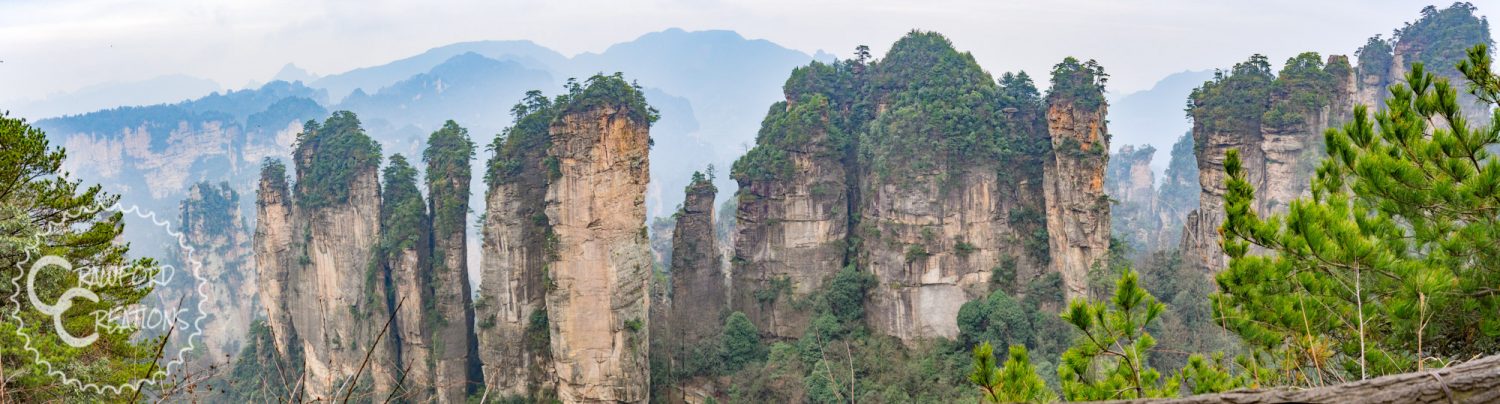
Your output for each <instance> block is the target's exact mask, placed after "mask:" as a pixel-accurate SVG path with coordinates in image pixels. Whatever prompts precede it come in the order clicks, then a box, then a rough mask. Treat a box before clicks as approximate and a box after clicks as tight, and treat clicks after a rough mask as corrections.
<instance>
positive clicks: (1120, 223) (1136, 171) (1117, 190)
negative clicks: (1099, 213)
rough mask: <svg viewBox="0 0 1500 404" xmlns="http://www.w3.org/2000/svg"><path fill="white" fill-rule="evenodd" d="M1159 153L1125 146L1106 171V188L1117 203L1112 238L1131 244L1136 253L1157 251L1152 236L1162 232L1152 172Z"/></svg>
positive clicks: (1111, 158) (1146, 147) (1112, 216)
mask: <svg viewBox="0 0 1500 404" xmlns="http://www.w3.org/2000/svg"><path fill="white" fill-rule="evenodd" d="M1155 153H1156V148H1154V147H1151V146H1150V145H1144V146H1142V147H1141V148H1136V147H1135V146H1134V145H1124V146H1121V147H1120V149H1119V150H1117V151H1115V153H1113V154H1111V155H1110V156H1109V165H1108V166H1107V167H1106V168H1105V173H1104V188H1105V192H1106V193H1108V194H1109V198H1110V201H1111V202H1112V203H1113V205H1112V206H1111V207H1110V234H1112V235H1113V236H1114V237H1115V238H1116V239H1117V240H1119V241H1121V242H1125V243H1129V244H1130V245H1131V246H1132V247H1133V250H1134V251H1146V252H1149V251H1150V250H1154V249H1155V247H1156V243H1155V240H1152V238H1153V237H1152V236H1153V235H1155V234H1157V233H1160V232H1161V230H1162V229H1161V223H1160V222H1158V220H1157V218H1158V217H1157V212H1156V187H1155V182H1156V178H1155V173H1153V172H1152V171H1151V157H1152V156H1153V155H1154V154H1155Z"/></svg>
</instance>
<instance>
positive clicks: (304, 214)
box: [257, 112, 397, 400]
mask: <svg viewBox="0 0 1500 404" xmlns="http://www.w3.org/2000/svg"><path fill="white" fill-rule="evenodd" d="M299 139H300V140H301V141H300V142H299V147H298V149H297V150H296V153H295V155H294V156H293V158H294V161H295V162H296V170H297V199H296V200H295V201H289V200H287V199H286V198H285V193H284V192H285V188H284V184H278V183H277V181H276V180H275V177H276V176H275V175H263V177H265V178H269V180H265V179H263V180H262V186H261V188H262V194H261V195H260V200H259V201H258V205H259V206H260V214H261V219H262V220H263V222H262V227H264V228H265V229H266V230H265V231H264V234H261V232H258V234H257V251H258V252H259V251H265V252H266V254H267V255H266V258H269V259H266V260H264V261H265V262H264V263H265V265H262V268H261V269H262V278H261V279H262V280H263V281H264V282H265V284H266V285H267V287H266V288H264V289H265V290H266V296H281V299H279V300H280V301H279V302H275V303H270V304H268V306H273V305H274V306H276V307H273V308H271V309H270V310H268V312H270V314H271V321H270V322H271V324H272V325H273V329H276V328H290V329H293V330H295V335H296V336H295V339H294V340H289V341H287V342H290V343H291V344H294V345H298V346H299V347H300V349H301V352H302V358H303V363H304V366H303V367H304V369H303V370H304V372H305V381H304V383H303V387H302V388H303V389H304V390H305V391H306V397H308V398H309V399H313V400H319V399H331V398H332V397H334V396H335V394H337V391H338V390H339V389H340V388H342V387H343V386H346V385H347V383H352V384H354V385H355V386H356V387H359V386H366V387H359V388H356V391H357V392H359V393H360V394H369V395H373V396H384V395H385V394H388V393H389V390H388V389H389V388H391V386H394V385H395V376H396V375H395V371H394V369H393V366H391V364H394V363H395V360H396V358H397V355H396V349H395V347H394V346H395V344H392V343H390V342H389V341H388V340H384V338H383V337H381V336H380V335H381V332H382V330H383V329H382V328H381V327H382V326H383V325H384V323H385V320H386V319H388V318H389V313H390V307H389V301H388V299H387V296H388V295H387V291H386V289H385V285H386V284H387V279H386V275H385V273H384V271H382V270H381V266H380V265H377V264H376V263H375V262H372V259H373V258H374V257H375V248H376V244H377V242H378V240H379V238H380V207H381V201H380V184H379V182H378V178H377V174H376V170H377V168H378V165H379V161H380V146H379V145H377V144H375V143H374V142H373V141H371V140H370V139H369V138H368V137H365V136H364V134H363V132H362V130H360V129H359V122H358V120H357V119H356V118H355V117H354V116H353V114H349V113H347V112H340V113H335V114H334V115H333V116H332V117H330V118H329V119H328V120H327V121H325V122H324V123H323V124H322V125H317V124H312V125H308V126H307V127H305V128H304V131H303V133H302V134H301V135H299ZM283 170H284V169H283ZM269 171H275V170H274V169H273V170H269ZM271 174H274V172H273V173H271ZM288 202H290V205H291V207H290V215H285V212H287V210H288V209H287V208H285V206H286V205H288ZM283 234H285V235H286V238H283V236H282V235H283ZM262 235H263V236H264V237H261V236H262ZM261 240H264V241H265V242H264V243H262V242H261ZM282 240H289V242H287V244H285V245H287V246H289V247H288V248H286V249H285V250H282V249H281V247H282V244H280V243H281V242H282ZM282 251H286V252H288V253H289V254H287V255H290V256H291V257H290V259H286V260H285V262H286V263H287V266H286V267H281V268H279V267H274V266H272V265H277V264H279V263H280V262H282V259H283V257H282V256H281V252H282ZM283 274H284V275H283ZM282 279H284V280H285V281H284V282H283V281H282ZM283 309H285V310H286V311H285V312H286V313H287V315H285V316H282V315H281V314H278V313H279V312H281V310H283ZM281 317H286V318H289V322H290V325H291V326H290V327H285V326H284V325H282V326H277V324H278V323H280V322H281V321H282V319H281ZM277 331H278V338H279V339H287V337H286V336H283V333H281V332H280V330H277ZM378 339H379V340H380V341H379V343H377V340H378ZM290 349H296V348H287V347H280V346H278V351H282V352H286V351H288V350H290ZM367 351H369V352H370V356H371V363H372V364H374V365H372V366H369V367H368V368H367V369H366V370H365V371H364V373H363V374H362V375H361V377H360V379H358V380H354V381H351V379H352V378H353V376H354V375H355V374H356V373H358V372H359V368H360V365H361V363H362V362H363V359H364V357H365V355H366V352H367Z"/></svg>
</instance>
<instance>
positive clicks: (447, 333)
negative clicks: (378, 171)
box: [422, 121, 479, 402]
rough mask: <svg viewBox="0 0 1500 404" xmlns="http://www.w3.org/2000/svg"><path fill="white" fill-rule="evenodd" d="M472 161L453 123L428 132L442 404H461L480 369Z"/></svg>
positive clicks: (436, 364) (435, 350) (435, 354)
mask: <svg viewBox="0 0 1500 404" xmlns="http://www.w3.org/2000/svg"><path fill="white" fill-rule="evenodd" d="M473 156H474V144H473V142H471V141H470V140H469V134H468V131H467V130H465V129H464V128H462V127H459V126H458V124H457V123H454V122H453V121H448V122H447V123H446V124H444V125H443V127H442V129H439V130H438V131H436V132H433V134H432V136H431V137H429V138H428V140H427V150H426V151H424V152H423V155H422V158H423V160H426V161H427V172H426V174H427V190H428V192H429V193H430V196H429V198H428V199H427V201H428V207H429V208H428V211H430V212H431V213H432V272H431V275H430V276H431V284H430V286H429V288H430V289H431V292H430V293H431V294H432V307H433V310H432V315H433V316H434V318H433V319H432V321H431V325H432V327H433V329H432V331H433V333H432V344H433V345H432V359H433V385H434V387H435V388H436V398H437V400H438V401H441V402H459V401H464V400H466V399H467V397H468V395H469V391H470V390H471V389H470V387H471V384H472V383H471V380H470V375H471V374H473V373H476V372H475V371H477V370H478V366H479V363H478V361H476V360H474V359H475V357H476V356H478V347H477V345H475V340H474V339H475V337H474V328H473V327H474V309H473V302H471V301H470V299H471V297H470V291H471V290H472V288H471V287H470V286H469V271H468V264H467V260H468V245H467V241H466V237H467V235H466V233H467V231H466V229H467V225H468V214H469V179H470V175H471V174H470V166H469V159H471V158H473Z"/></svg>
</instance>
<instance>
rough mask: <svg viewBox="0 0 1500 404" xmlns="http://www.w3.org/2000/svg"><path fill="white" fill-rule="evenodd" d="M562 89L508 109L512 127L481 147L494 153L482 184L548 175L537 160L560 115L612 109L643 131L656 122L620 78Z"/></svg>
mask: <svg viewBox="0 0 1500 404" xmlns="http://www.w3.org/2000/svg"><path fill="white" fill-rule="evenodd" d="M564 89H565V90H566V93H564V94H559V95H558V96H557V97H555V98H550V99H549V98H547V96H545V95H542V92H541V91H539V90H531V91H527V92H526V96H525V98H522V99H521V102H519V103H517V104H516V105H515V106H513V107H511V109H510V113H511V117H512V118H514V119H515V121H514V123H512V124H511V126H510V127H507V128H505V130H504V131H503V132H501V133H500V135H499V136H496V137H495V140H493V141H491V142H490V144H489V145H488V146H486V147H485V149H486V150H489V151H490V152H491V153H494V154H493V155H492V156H491V157H490V159H489V161H488V162H486V164H485V167H486V170H485V175H484V180H485V184H487V185H489V186H490V187H494V186H496V185H500V184H508V183H513V182H516V181H520V180H522V179H524V178H525V177H524V175H530V174H527V173H529V172H530V171H532V170H546V169H548V167H547V165H548V164H543V160H545V159H546V156H547V149H548V148H550V147H551V146H552V135H551V126H552V123H553V121H554V120H556V119H558V118H560V117H561V116H562V115H565V114H569V113H577V112H583V111H587V110H590V109H593V108H602V107H609V108H617V109H618V110H619V111H617V113H620V112H623V113H625V114H626V116H627V117H629V118H630V119H631V120H633V121H635V122H637V123H641V124H645V125H648V126H649V125H651V124H652V123H655V122H656V120H657V119H658V118H660V117H661V116H660V115H659V114H658V113H657V111H656V108H653V107H651V105H650V104H647V103H646V96H645V93H643V92H642V91H641V87H640V85H637V84H634V83H630V82H626V81H625V78H624V75H623V74H621V73H615V74H612V75H608V76H606V75H603V74H596V75H594V76H593V77H589V78H588V80H585V81H584V82H583V83H582V84H580V83H578V81H577V80H574V79H569V80H568V83H567V85H566V86H564ZM455 126H456V125H455ZM553 164H555V163H553ZM553 170H555V167H553Z"/></svg>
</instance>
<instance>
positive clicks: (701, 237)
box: [659, 175, 729, 347]
mask: <svg viewBox="0 0 1500 404" xmlns="http://www.w3.org/2000/svg"><path fill="white" fill-rule="evenodd" d="M717 192H718V189H716V188H714V185H713V182H712V181H711V180H710V179H708V178H705V177H703V176H702V175H695V176H694V177H693V181H692V182H691V183H690V184H689V185H688V187H687V192H686V194H687V196H686V197H685V199H684V200H683V203H682V210H680V211H678V213H677V226H676V228H675V230H674V231H673V233H672V234H673V235H672V250H673V251H672V271H671V276H672V294H671V310H670V311H668V313H667V316H668V318H670V319H671V323H670V324H671V326H670V327H668V329H667V333H668V334H667V335H663V336H660V337H659V338H664V339H668V340H672V341H674V342H676V343H678V344H681V346H688V347H695V346H698V345H699V344H701V343H703V342H704V341H706V340H708V339H710V338H715V337H717V336H718V330H719V328H720V325H721V324H723V320H722V315H723V314H724V310H725V309H727V308H728V306H729V290H728V281H729V278H728V277H727V276H725V275H726V274H725V273H724V272H723V266H722V265H721V264H720V258H719V248H718V244H717V242H716V239H715V237H714V220H713V218H714V196H715V194H716V193H717Z"/></svg>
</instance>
